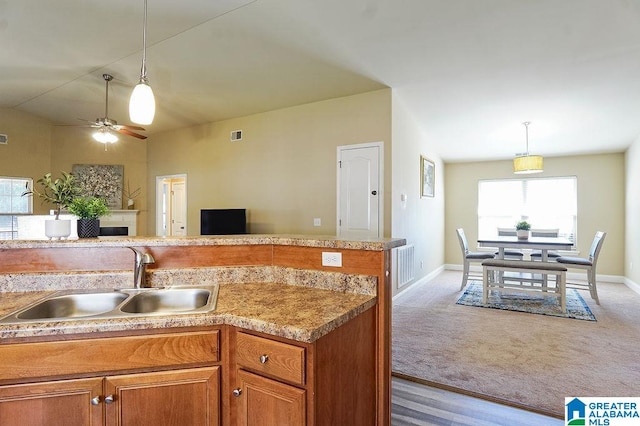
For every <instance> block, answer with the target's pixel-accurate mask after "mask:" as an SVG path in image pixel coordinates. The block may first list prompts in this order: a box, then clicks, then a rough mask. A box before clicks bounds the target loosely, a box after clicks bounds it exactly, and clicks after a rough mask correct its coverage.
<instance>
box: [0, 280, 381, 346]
mask: <svg viewBox="0 0 640 426" xmlns="http://www.w3.org/2000/svg"><path fill="white" fill-rule="evenodd" d="M219 289H220V290H219V293H218V300H217V305H216V309H215V310H214V311H212V312H210V313H197V314H174V315H150V316H127V317H118V318H110V319H75V320H68V321H42V322H40V321H30V322H24V323H15V324H0V343H2V339H10V341H11V342H12V343H15V342H16V339H19V338H32V337H40V336H56V335H60V336H67V335H74V334H84V333H94V332H111V331H126V330H141V329H157V328H172V327H190V326H209V325H216V324H228V325H233V326H237V327H241V328H245V329H250V330H255V331H260V332H264V333H267V334H271V335H275V336H280V337H284V338H288V339H292V340H297V341H300V342H306V343H312V342H314V341H315V340H317V339H319V338H320V337H322V336H324V335H325V334H327V333H329V332H330V331H332V330H333V329H335V328H337V327H339V326H340V325H342V324H344V323H345V322H347V321H349V320H351V319H352V318H355V317H356V316H357V315H359V314H360V313H362V312H364V311H366V310H367V309H369V308H370V307H372V306H374V305H375V303H376V297H375V296H372V295H366V294H357V293H345V292H338V291H332V290H325V289H318V288H312V287H303V286H297V285H289V284H279V283H241V284H240V283H237V284H219ZM52 293H54V291H31V292H4V293H0V317H4V316H5V315H8V314H10V313H11V312H13V311H15V310H17V309H19V308H21V307H24V306H26V305H28V304H30V303H33V302H35V301H37V300H39V299H41V298H43V297H45V296H48V295H50V294H52Z"/></svg>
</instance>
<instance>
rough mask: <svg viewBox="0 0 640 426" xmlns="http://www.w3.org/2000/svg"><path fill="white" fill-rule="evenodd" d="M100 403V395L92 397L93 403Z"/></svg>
mask: <svg viewBox="0 0 640 426" xmlns="http://www.w3.org/2000/svg"><path fill="white" fill-rule="evenodd" d="M98 404H100V397H99V396H94V397H93V398H91V405H98Z"/></svg>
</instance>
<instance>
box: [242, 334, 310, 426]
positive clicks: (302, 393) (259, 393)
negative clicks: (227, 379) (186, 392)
mask: <svg viewBox="0 0 640 426" xmlns="http://www.w3.org/2000/svg"><path fill="white" fill-rule="evenodd" d="M305 352H306V350H305V348H304V347H300V346H296V345H292V344H288V343H283V342H278V341H275V340H272V339H268V338H265V337H259V336H254V335H251V334H246V333H237V334H236V347H235V356H236V363H237V366H238V367H239V370H238V372H237V379H238V383H239V387H238V388H236V389H235V390H234V391H233V394H234V396H235V397H236V398H237V399H238V402H239V404H238V423H239V424H240V425H243V426H244V425H246V426H271V425H273V426H304V425H306V424H307V423H306V412H307V410H306V390H305V389H304V387H302V388H299V387H296V386H293V385H292V384H294V385H297V386H304V385H305V377H306V362H305ZM245 370H251V371H254V372H256V373H258V374H260V375H258V374H252V373H249V372H248V371H245ZM265 376H266V377H265ZM269 377H271V378H273V379H275V380H272V379H270V378H269ZM283 382H288V383H291V384H288V383H283Z"/></svg>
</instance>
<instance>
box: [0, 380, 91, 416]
mask: <svg viewBox="0 0 640 426" xmlns="http://www.w3.org/2000/svg"><path fill="white" fill-rule="evenodd" d="M102 384H103V379H102V378H90V379H78V380H61V381H54V382H43V383H31V384H20V385H7V386H0V425H22V426H87V425H91V426H93V425H101V424H102V421H103V410H102V404H101V403H100V402H99V398H100V395H102ZM94 398H98V399H94ZM92 401H93V403H92Z"/></svg>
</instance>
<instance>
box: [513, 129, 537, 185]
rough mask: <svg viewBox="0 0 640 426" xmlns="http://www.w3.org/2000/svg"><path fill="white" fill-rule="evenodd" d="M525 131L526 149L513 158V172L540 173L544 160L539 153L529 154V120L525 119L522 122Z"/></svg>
mask: <svg viewBox="0 0 640 426" xmlns="http://www.w3.org/2000/svg"><path fill="white" fill-rule="evenodd" d="M522 124H524V127H525V129H526V130H525V131H526V141H527V150H526V152H525V153H524V155H519V156H517V157H516V158H514V159H513V173H515V174H518V175H520V174H522V175H523V174H531V173H541V172H543V171H544V160H543V158H542V156H540V155H529V124H531V122H529V121H525V122H524V123H522Z"/></svg>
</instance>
